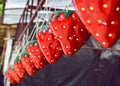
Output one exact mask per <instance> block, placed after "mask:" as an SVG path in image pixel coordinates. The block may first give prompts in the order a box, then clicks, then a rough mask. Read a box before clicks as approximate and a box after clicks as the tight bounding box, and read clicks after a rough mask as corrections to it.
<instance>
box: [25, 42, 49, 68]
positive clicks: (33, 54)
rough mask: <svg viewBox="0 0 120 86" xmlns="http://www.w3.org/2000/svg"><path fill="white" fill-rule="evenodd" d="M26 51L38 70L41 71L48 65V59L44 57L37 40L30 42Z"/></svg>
mask: <svg viewBox="0 0 120 86" xmlns="http://www.w3.org/2000/svg"><path fill="white" fill-rule="evenodd" d="M26 49H27V51H28V53H29V56H30V58H31V59H32V61H33V63H34V65H35V67H36V68H37V69H41V68H43V67H44V66H45V65H47V64H48V62H47V60H46V58H45V57H44V55H43V53H42V51H41V50H40V47H39V45H38V42H37V40H32V41H30V42H29V43H28V44H27V48H26Z"/></svg>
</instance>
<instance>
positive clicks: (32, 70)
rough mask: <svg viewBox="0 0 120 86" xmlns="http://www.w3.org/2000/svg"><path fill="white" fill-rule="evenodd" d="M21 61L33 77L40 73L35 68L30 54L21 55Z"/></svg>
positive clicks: (23, 53)
mask: <svg viewBox="0 0 120 86" xmlns="http://www.w3.org/2000/svg"><path fill="white" fill-rule="evenodd" d="M21 61H22V64H23V66H24V67H25V69H26V71H27V73H28V74H29V75H30V76H33V75H34V74H35V73H36V72H37V71H38V69H36V67H35V66H34V63H33V61H32V59H31V58H30V57H29V54H28V52H22V53H21Z"/></svg>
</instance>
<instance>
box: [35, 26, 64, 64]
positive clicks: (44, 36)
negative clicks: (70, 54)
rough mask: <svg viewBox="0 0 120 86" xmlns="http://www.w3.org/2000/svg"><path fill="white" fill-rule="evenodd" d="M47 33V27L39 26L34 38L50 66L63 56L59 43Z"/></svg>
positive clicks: (48, 29)
mask: <svg viewBox="0 0 120 86" xmlns="http://www.w3.org/2000/svg"><path fill="white" fill-rule="evenodd" d="M49 31H50V28H49V27H48V26H41V27H40V28H39V30H38V32H37V35H36V38H37V41H38V44H39V46H40V49H41V51H42V53H43V55H44V56H45V58H46V59H47V61H48V62H49V63H50V64H54V63H55V62H56V61H57V60H58V59H59V58H60V57H61V56H62V55H63V51H62V48H61V45H60V43H59V41H58V40H57V39H56V37H55V36H54V35H53V34H52V33H51V32H49Z"/></svg>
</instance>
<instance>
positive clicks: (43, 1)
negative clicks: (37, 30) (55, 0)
mask: <svg viewBox="0 0 120 86" xmlns="http://www.w3.org/2000/svg"><path fill="white" fill-rule="evenodd" d="M44 3H45V0H41V1H40V2H39V5H38V6H37V8H36V10H35V13H34V14H33V16H32V17H31V19H30V22H29V23H28V24H27V25H26V27H25V29H24V30H23V32H22V33H21V35H20V36H19V38H18V40H17V42H16V44H17V43H18V41H20V39H21V38H22V36H23V34H24V33H25V31H26V29H28V28H29V26H30V25H31V23H33V20H34V19H35V17H36V16H37V13H38V11H39V9H41V8H42V6H43V4H44Z"/></svg>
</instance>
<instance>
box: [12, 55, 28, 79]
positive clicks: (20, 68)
mask: <svg viewBox="0 0 120 86" xmlns="http://www.w3.org/2000/svg"><path fill="white" fill-rule="evenodd" d="M14 70H15V71H16V73H17V75H18V76H19V77H20V78H21V79H24V77H25V76H26V74H27V72H26V70H25V68H24V66H23V64H22V62H21V60H20V59H18V57H17V59H16V60H15V61H14Z"/></svg>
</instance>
